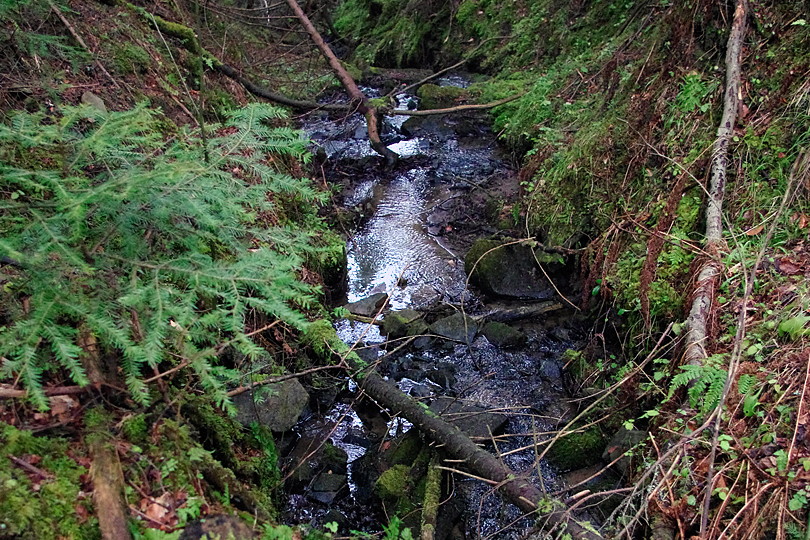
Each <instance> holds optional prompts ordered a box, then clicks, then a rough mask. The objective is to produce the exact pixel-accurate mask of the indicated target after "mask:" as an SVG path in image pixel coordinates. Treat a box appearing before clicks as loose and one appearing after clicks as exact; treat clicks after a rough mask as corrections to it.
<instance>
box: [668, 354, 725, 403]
mask: <svg viewBox="0 0 810 540" xmlns="http://www.w3.org/2000/svg"><path fill="white" fill-rule="evenodd" d="M718 364H719V358H718V357H717V356H712V357H710V358H707V359H706V360H705V362H704V364H702V365H685V366H681V370H682V372H681V373H678V374H677V375H675V376H674V377H673V378H672V382H671V383H670V387H669V396H668V398H671V397H672V396H673V395H674V394H675V392H676V391H677V390H678V389H680V388H683V387H687V395H688V397H689V405H690V406H691V407H693V408H699V409H700V410H701V411H702V412H707V411H710V410H712V409H714V408H715V407H717V404H718V403H719V402H720V397H721V396H722V395H723V388H724V387H725V384H726V379H727V378H728V371H726V370H725V369H722V368H720V367H718Z"/></svg>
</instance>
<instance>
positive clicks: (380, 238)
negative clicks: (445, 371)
mask: <svg viewBox="0 0 810 540" xmlns="http://www.w3.org/2000/svg"><path fill="white" fill-rule="evenodd" d="M380 187H381V189H379V190H376V191H377V193H376V194H375V196H378V197H379V200H378V202H377V205H376V206H377V210H376V212H375V214H374V216H373V217H372V218H371V219H370V220H369V222H368V223H367V224H366V225H365V226H364V227H363V228H362V229H361V230H359V231H358V232H357V233H356V234H355V236H354V238H353V240H352V241H351V242H350V243H349V245H348V248H347V251H348V261H349V301H355V300H359V299H360V298H363V297H365V296H368V295H369V294H371V293H372V292H387V293H388V294H389V295H390V296H391V306H392V308H394V309H400V308H404V307H407V306H412V305H414V304H421V303H425V302H428V301H430V300H434V299H436V298H440V297H442V296H443V295H444V294H445V293H447V292H448V288H449V287H450V286H451V285H453V284H456V285H457V284H458V283H459V282H461V283H463V281H464V278H463V273H462V272H461V269H460V265H459V264H457V263H456V261H455V260H454V258H453V257H452V256H451V255H450V254H449V253H448V252H447V251H445V250H444V249H442V248H441V247H440V246H439V245H438V244H437V243H436V242H435V241H434V240H433V238H431V237H430V236H429V235H428V234H427V233H426V232H425V230H424V216H423V214H424V211H425V209H426V208H427V207H428V206H429V205H430V204H432V203H433V201H432V200H430V199H431V192H432V191H433V190H432V189H431V186H430V181H429V179H428V178H427V174H426V169H424V168H416V169H412V170H410V171H408V172H406V173H404V174H402V175H399V176H396V177H395V178H393V179H392V180H391V181H390V182H389V183H387V184H385V185H382V186H380ZM406 284H407V285H406Z"/></svg>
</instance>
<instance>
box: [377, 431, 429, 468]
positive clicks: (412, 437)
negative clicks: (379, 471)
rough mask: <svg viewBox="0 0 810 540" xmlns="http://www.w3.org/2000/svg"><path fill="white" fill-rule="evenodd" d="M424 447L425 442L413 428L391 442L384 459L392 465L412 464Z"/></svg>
mask: <svg viewBox="0 0 810 540" xmlns="http://www.w3.org/2000/svg"><path fill="white" fill-rule="evenodd" d="M423 447H424V443H423V442H422V439H421V438H420V437H419V434H418V433H415V430H411V431H409V432H408V433H406V434H404V435H401V436H399V437H397V438H396V439H394V440H393V441H392V442H391V446H390V447H389V449H388V450H387V451H386V452H385V454H384V456H383V459H384V460H385V461H386V462H387V463H388V464H390V465H412V464H413V462H414V461H415V460H416V458H417V457H419V452H420V451H421V450H422V448H423Z"/></svg>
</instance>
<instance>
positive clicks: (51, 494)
mask: <svg viewBox="0 0 810 540" xmlns="http://www.w3.org/2000/svg"><path fill="white" fill-rule="evenodd" d="M78 452H79V450H78V449H77V448H71V447H70V446H69V444H68V442H67V441H66V440H64V439H59V438H50V437H35V436H34V435H33V434H32V433H31V432H29V431H23V430H18V429H16V428H14V427H12V426H9V425H7V424H3V423H0V456H2V459H0V537H3V538H20V539H23V540H28V539H30V540H48V539H56V538H71V539H77V540H83V539H96V538H100V534H99V531H98V523H97V521H96V519H95V518H94V517H93V518H90V519H88V520H87V521H85V522H84V523H81V522H80V520H79V514H78V513H77V507H82V508H84V510H85V511H86V512H87V513H90V514H92V499H91V498H90V497H89V496H88V495H87V494H86V493H85V492H83V491H82V479H81V478H82V476H83V475H86V474H87V473H88V470H87V468H85V467H83V466H81V465H79V464H78V463H77V462H76V461H75V458H76V457H78V456H77V454H78ZM8 456H14V457H16V458H19V459H25V460H29V459H30V458H29V457H34V458H38V459H39V461H38V462H36V467H37V468H39V469H42V470H43V471H45V472H47V473H48V474H50V475H51V477H50V478H41V477H39V476H38V475H34V474H31V473H29V472H27V471H25V470H24V469H22V468H20V467H17V466H14V465H13V464H12V462H11V460H10V459H8Z"/></svg>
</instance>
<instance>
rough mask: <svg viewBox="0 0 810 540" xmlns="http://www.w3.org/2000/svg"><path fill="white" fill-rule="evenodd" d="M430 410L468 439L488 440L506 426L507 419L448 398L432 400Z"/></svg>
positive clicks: (481, 408) (501, 415)
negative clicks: (455, 427)
mask: <svg viewBox="0 0 810 540" xmlns="http://www.w3.org/2000/svg"><path fill="white" fill-rule="evenodd" d="M430 410H431V411H433V412H434V413H435V414H438V415H439V416H441V417H442V418H444V419H445V420H447V421H448V422H450V423H452V424H453V425H455V426H457V427H458V428H459V429H460V430H461V431H463V432H464V433H465V434H466V435H467V436H468V437H470V438H474V439H475V438H478V439H489V438H490V436H491V435H492V434H495V433H498V432H499V431H500V430H501V429H502V428H503V426H504V425H505V424H506V422H507V420H508V417H507V416H506V415H503V414H498V413H493V412H488V411H487V410H486V409H484V408H483V407H478V406H476V405H468V404H465V403H462V402H460V401H458V400H455V399H453V398H449V397H440V398H438V399H435V400H433V403H431V404H430Z"/></svg>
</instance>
